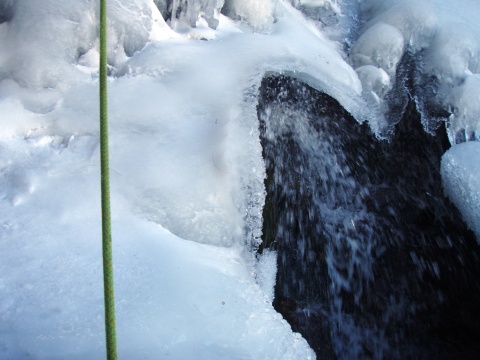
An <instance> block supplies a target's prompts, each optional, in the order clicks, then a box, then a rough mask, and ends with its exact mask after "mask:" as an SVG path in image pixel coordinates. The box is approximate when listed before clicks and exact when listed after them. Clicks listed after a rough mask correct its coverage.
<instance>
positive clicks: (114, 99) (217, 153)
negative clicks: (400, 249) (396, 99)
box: [0, 0, 480, 359]
mask: <svg viewBox="0 0 480 360" xmlns="http://www.w3.org/2000/svg"><path fill="white" fill-rule="evenodd" d="M155 3H157V4H159V5H160V8H161V9H162V10H163V11H165V9H164V8H162V6H163V5H166V2H164V1H155V2H154V1H153V0H122V1H120V0H112V1H109V5H108V12H109V27H108V29H109V33H108V36H109V43H108V63H109V67H110V72H111V75H112V76H111V77H110V78H109V106H110V110H109V120H110V157H111V159H110V161H111V163H110V168H111V187H112V189H111V191H112V194H111V195H112V216H113V243H114V271H115V274H114V275H115V286H116V306H117V326H118V344H119V352H120V356H121V357H124V358H140V357H143V358H147V359H157V358H163V357H171V358H174V359H192V358H195V359H220V358H222V359H224V358H228V359H312V358H315V355H314V353H313V351H312V350H311V349H310V348H309V346H308V344H307V343H306V341H305V340H304V339H303V338H301V336H300V335H298V334H296V333H293V332H292V330H291V328H290V326H289V325H288V324H287V323H286V322H285V321H284V320H283V319H282V318H281V316H280V315H279V314H278V313H276V312H275V311H274V309H273V307H272V305H271V302H272V299H273V285H274V283H275V274H276V266H275V257H276V254H275V253H274V252H268V251H265V252H264V255H262V256H259V258H258V260H255V259H254V256H253V254H252V253H251V249H252V248H255V246H257V245H258V242H259V238H260V235H261V224H262V218H261V216H262V215H261V214H262V207H263V204H264V197H265V194H264V192H265V190H264V185H263V180H264V177H265V165H264V163H263V159H262V155H261V146H260V141H259V134H258V119H257V114H256V101H257V98H256V97H257V92H258V87H259V85H260V82H261V80H262V78H263V76H264V75H265V74H268V73H283V74H287V75H291V76H294V77H296V78H299V79H301V80H303V81H305V82H307V83H308V84H310V85H312V86H314V87H315V88H317V89H319V90H321V91H324V92H325V93H327V94H329V95H331V96H333V97H334V98H336V99H337V100H338V101H339V102H340V103H341V104H342V105H343V106H344V107H345V108H346V109H347V110H348V111H349V112H350V113H351V114H352V115H353V116H355V117H356V118H357V119H358V120H359V121H360V122H361V121H363V120H365V119H369V121H371V122H374V121H375V119H376V117H375V116H376V114H378V113H379V112H383V111H385V108H386V106H384V104H383V103H382V101H383V97H384V96H385V94H386V93H387V92H388V89H390V87H391V86H392V81H393V80H394V79H393V77H394V74H395V65H396V64H398V62H399V59H400V58H401V56H402V54H403V52H404V51H405V48H407V47H409V48H412V49H413V48H414V49H420V48H421V49H424V48H428V56H429V59H432V62H431V63H432V68H431V69H426V70H425V71H426V73H427V74H431V73H434V74H437V76H438V77H439V79H441V80H442V84H445V86H444V87H443V88H442V91H441V92H440V95H441V99H440V100H441V101H440V102H441V104H443V105H444V106H446V107H450V108H452V109H454V110H453V112H452V116H453V117H454V118H452V119H451V126H450V129H451V130H450V131H451V133H453V134H456V133H457V132H459V131H461V130H462V129H463V128H465V129H466V130H465V131H466V132H467V133H468V134H472V135H471V137H473V138H475V136H476V139H477V140H478V130H479V128H478V127H479V124H480V121H479V120H478V113H479V109H478V101H477V100H478V90H479V86H480V85H479V84H480V83H479V81H478V73H479V72H480V71H479V66H480V65H479V63H478V58H479V57H478V52H479V48H480V47H479V45H478V42H477V41H475V40H472V39H475V36H476V35H477V32H476V31H478V30H476V27H472V25H471V24H472V23H475V22H474V20H475V19H476V17H475V16H470V15H469V16H468V17H467V19H468V21H467V22H466V24H464V25H463V26H465V27H466V28H464V27H462V26H460V25H458V26H456V27H455V29H456V31H453V32H451V33H452V35H451V36H452V37H451V38H449V40H451V41H450V42H446V41H442V44H444V46H440V44H438V43H436V42H435V41H439V40H438V39H439V38H438V37H436V36H437V35H438V34H441V36H447V37H448V34H449V32H448V31H449V30H448V29H449V26H450V24H452V22H454V21H460V20H462V19H463V17H462V16H464V14H465V13H467V12H463V11H462V9H463V10H464V11H466V10H471V9H477V7H476V4H475V2H474V1H473V0H472V1H467V0H465V1H464V2H462V4H464V5H462V6H458V7H457V6H455V7H456V8H455V7H454V6H452V5H450V6H447V5H446V4H445V2H443V1H440V0H438V1H436V2H434V3H435V4H437V5H438V4H440V5H441V6H443V7H442V9H443V10H442V11H443V12H435V16H433V15H431V14H430V15H429V13H428V12H427V11H426V9H428V7H427V5H426V4H427V2H418V3H419V4H420V5H415V4H416V3H415V2H412V1H405V2H401V4H400V2H399V5H395V4H396V3H397V2H393V1H392V2H390V1H385V2H384V3H383V5H382V4H380V3H379V2H378V1H373V0H372V1H366V2H365V3H364V4H362V5H363V6H364V9H363V11H364V13H365V14H369V16H370V18H371V19H370V20H369V22H365V27H366V29H363V30H362V31H363V32H362V34H363V35H362V36H364V37H362V36H361V37H360V39H359V41H358V42H357V44H355V45H354V47H353V48H354V49H355V50H354V54H355V55H356V56H357V57H356V60H355V61H354V63H355V66H353V67H352V66H351V65H350V64H349V63H348V62H347V61H349V59H348V58H347V56H346V54H345V52H344V51H345V50H344V49H343V48H342V46H341V45H340V44H339V43H337V42H335V41H333V40H330V39H329V38H328V36H327V35H325V34H324V33H323V32H322V30H321V29H319V28H318V27H317V26H316V24H315V23H314V22H313V21H310V20H308V19H306V18H305V16H304V15H303V14H302V13H301V12H300V11H298V10H296V9H295V8H294V7H292V6H291V5H290V2H288V1H282V0H279V1H269V0H263V1H253V0H252V1H235V0H231V1H228V0H227V1H225V5H229V6H230V11H231V12H232V13H231V16H232V18H233V19H232V18H228V17H226V16H225V15H222V14H220V12H219V9H220V8H221V6H222V1H211V0H204V1H199V2H198V3H195V4H197V5H198V4H201V5H202V6H203V7H198V8H197V7H195V8H194V9H190V11H191V12H190V13H182V16H184V17H183V18H182V17H181V18H180V20H179V21H178V22H177V24H175V21H174V23H173V24H172V23H170V24H167V22H165V20H164V19H163V18H162V16H161V14H160V12H159V10H158V9H157V7H156V6H155ZM180 3H181V2H176V4H177V5H178V4H180ZM296 5H301V6H307V7H321V6H325V7H328V9H330V10H332V11H333V12H334V13H335V14H338V15H339V16H341V12H342V9H345V8H346V2H345V1H341V2H337V1H330V0H329V1H327V0H318V1H313V0H309V1H306V0H302V1H300V2H297V4H296ZM367 5H368V6H367ZM452 7H454V8H455V9H452ZM349 9H350V8H349ZM406 9H410V10H409V11H410V12H406V11H407V10H406ZM412 9H413V10H412ZM465 9H466V10H465ZM419 10H423V11H419ZM449 11H450V12H452V13H453V14H454V15H455V16H452V17H451V18H450V17H448V19H446V18H444V17H442V16H444V15H445V14H446V13H448V12H449ZM411 14H415V16H411ZM467 14H469V13H467ZM472 19H474V20H472ZM396 21H397V22H396ZM398 21H399V22H398ZM472 21H473V22H472ZM475 21H476V20H475ZM97 22H98V2H97V1H95V0H72V1H63V2H58V1H53V0H45V1H42V2H31V1H28V0H12V1H3V2H1V1H0V48H1V49H2V51H1V52H0V126H1V128H2V131H1V132H0V219H1V220H0V259H1V260H0V358H2V359H22V358H37V359H51V358H69V359H70V358H72V359H75V358H78V359H80V358H81V359H85V358H89V359H96V358H103V357H104V335H103V293H102V283H101V281H102V274H101V240H100V236H101V235H100V234H101V231H100V200H99V198H100V181H99V149H98V146H99V143H98V96H97V93H98V79H97V77H98V73H97V66H98V35H97V31H98V28H97ZM347 23H348V22H342V24H347ZM475 24H476V23H475ZM193 25H194V26H195V27H192V26H193ZM170 26H171V27H173V29H174V30H172V28H171V27H170ZM372 29H373V30H372ZM382 29H383V30H387V31H383V30H382ZM472 29H473V30H472ZM426 30H428V31H426ZM425 31H426V32H425ZM472 34H473V35H472ZM330 35H331V34H330ZM401 35H403V39H402V36H401ZM438 36H440V35H438ZM334 38H335V36H332V39H334ZM362 39H363V40H362ZM458 39H460V40H462V41H463V42H460V43H459V42H458V41H456V40H458ZM477 39H478V37H477ZM202 40H208V41H202ZM377 40H378V41H377ZM380 40H381V41H380ZM392 41H393V42H392ZM375 43H376V44H377V47H375ZM407 44H408V45H407ZM432 44H433V45H432ZM449 44H450V45H449ZM455 44H457V45H455ZM455 46H458V48H456V47H455ZM433 60H435V61H433ZM449 64H450V65H451V66H450V65H449ZM474 94H477V95H474ZM440 95H439V96H440ZM475 96H476V97H475ZM370 107H371V108H370ZM457 124H458V125H457ZM475 134H477V135H475ZM469 136H470V135H469ZM475 144H478V143H475ZM466 146H470V147H471V146H472V145H466ZM464 148H466V147H465V146H462V147H460V146H459V145H456V146H455V147H454V149H453V150H452V151H451V152H449V153H448V154H447V155H448V156H447V155H446V156H445V158H444V163H446V164H447V165H449V164H450V165H451V166H453V165H452V164H457V163H456V162H455V161H457V160H455V159H459V158H461V159H466V160H464V163H465V164H464V163H461V164H464V165H458V166H459V167H458V169H457V168H455V169H456V170H451V171H450V170H448V171H447V170H446V171H444V174H443V176H444V179H445V180H444V181H445V184H446V185H445V188H446V192H447V193H448V194H449V196H451V197H452V198H453V199H454V202H455V203H456V204H457V206H458V207H459V208H460V209H462V207H463V205H464V204H467V201H464V199H473V197H474V196H477V197H478V194H477V195H475V194H476V193H475V189H477V190H478V186H477V187H475V186H473V185H468V186H466V185H465V186H466V187H465V189H466V190H462V191H463V192H462V193H461V194H458V193H457V192H455V191H453V190H451V189H454V188H455V186H456V185H459V186H460V184H461V183H462V184H463V183H465V179H467V180H468V179H470V180H468V181H469V182H467V183H468V184H473V182H472V181H477V180H478V178H480V175H479V174H478V171H477V172H472V171H473V170H472V169H475V167H474V166H472V164H471V162H473V161H475V160H474V158H472V157H471V156H470V154H471V153H470V152H467V150H463V149H464ZM463 151H465V153H464V152H463ZM467 155H468V156H467ZM475 156H477V155H475ZM477 158H478V157H477ZM454 160H455V161H454ZM468 161H470V163H468ZM450 165H449V166H450ZM445 166H446V165H445ZM455 166H457V165H455ZM451 179H455V180H451ZM462 179H463V180H462ZM471 179H473V180H471ZM449 181H451V182H452V184H453V185H448V184H449ZM462 186H463V185H462ZM449 189H450V190H449ZM462 189H464V188H462ZM469 204H471V203H469ZM477 204H478V201H477ZM468 206H470V207H468ZM468 206H465V209H466V210H462V211H463V213H464V216H465V218H466V219H467V221H468V222H469V223H470V224H471V226H472V227H474V228H475V226H477V225H475V224H478V219H477V220H469V219H470V218H471V217H472V216H470V215H471V214H479V213H480V212H479V211H478V209H477V210H476V208H472V206H475V203H474V202H473V205H468ZM472 219H473V218H472ZM476 229H477V230H476V231H477V234H478V226H477V228H476Z"/></svg>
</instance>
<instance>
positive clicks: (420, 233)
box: [258, 76, 480, 359]
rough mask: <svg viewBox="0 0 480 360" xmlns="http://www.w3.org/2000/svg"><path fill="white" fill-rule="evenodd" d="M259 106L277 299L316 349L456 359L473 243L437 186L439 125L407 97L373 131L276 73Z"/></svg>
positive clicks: (471, 293) (478, 296)
mask: <svg viewBox="0 0 480 360" xmlns="http://www.w3.org/2000/svg"><path fill="white" fill-rule="evenodd" d="M258 114H259V119H260V129H261V140H262V146H263V156H264V159H265V166H266V169H267V179H266V182H265V186H266V190H267V199H266V204H265V208H264V231H263V241H264V246H265V247H267V248H274V249H276V250H277V251H278V264H277V265H278V278H277V286H276V290H275V302H274V305H275V307H276V308H277V310H278V311H279V312H281V313H282V314H283V315H284V317H285V318H286V319H287V320H289V321H290V323H291V324H292V327H293V329H294V330H296V331H299V332H301V333H302V334H303V335H304V336H305V338H306V339H307V340H308V341H309V343H310V345H311V346H312V347H313V348H314V349H315V351H316V352H317V355H318V357H319V358H321V359H324V358H325V359H327V358H335V357H337V358H341V359H360V358H375V359H381V358H398V359H404V358H418V357H419V356H420V355H419V354H429V356H427V357H428V358H442V356H443V358H445V356H447V355H446V354H448V356H458V358H462V356H463V353H462V351H465V349H461V348H456V345H457V344H456V343H457V342H460V341H464V342H465V343H468V344H470V345H471V346H473V347H475V346H476V345H474V344H475V342H476V340H475V336H474V335H473V334H475V335H478V333H479V330H480V329H479V328H478V326H477V325H476V324H477V323H478V320H480V312H479V311H478V309H477V308H476V307H475V306H474V304H476V303H478V301H479V300H480V288H479V287H478V285H477V282H476V280H475V279H476V278H477V277H478V275H480V263H479V262H478V256H479V255H480V248H479V246H478V245H477V243H476V241H475V237H474V235H473V233H472V232H471V231H469V230H467V228H466V226H465V224H464V222H463V221H462V220H461V217H460V215H459V214H458V211H457V210H456V209H455V208H454V207H453V206H452V205H451V204H450V203H449V202H448V200H446V199H445V197H444V195H443V192H442V187H441V178H440V173H439V166H440V158H441V156H442V154H443V153H444V152H445V151H446V150H447V148H448V147H449V142H448V139H447V137H446V135H445V129H444V128H442V129H441V131H438V132H437V135H430V134H428V133H426V132H425V131H424V129H423V127H422V125H421V122H420V120H419V115H418V112H417V110H416V108H415V105H414V102H413V101H409V103H408V105H407V107H406V111H405V115H404V117H403V118H402V120H401V121H400V122H399V123H398V124H397V126H396V128H395V133H394V135H393V136H392V138H391V139H390V140H389V141H385V140H378V139H377V138H376V137H375V136H374V135H373V134H372V133H371V131H370V129H369V128H368V126H366V124H359V123H358V122H357V121H355V120H354V119H353V118H352V117H351V116H350V115H349V114H348V113H347V112H346V111H345V110H344V109H343V108H342V107H341V106H340V105H339V104H338V102H336V101H335V100H334V99H333V98H331V97H329V96H327V95H325V94H322V93H318V92H317V91H315V90H313V89H312V88H309V87H308V86H306V85H304V84H302V83H300V82H298V81H296V80H292V79H289V78H286V77H281V76H280V77H268V78H266V79H264V81H263V83H262V88H261V95H260V100H259V106H258ZM460 294H461V295H460ZM457 328H462V329H473V330H472V333H471V334H470V335H463V334H462V335H460V334H459V333H458V332H456V331H457ZM450 329H452V330H450Z"/></svg>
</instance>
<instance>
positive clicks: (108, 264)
mask: <svg viewBox="0 0 480 360" xmlns="http://www.w3.org/2000/svg"><path fill="white" fill-rule="evenodd" d="M108 168H109V165H108V106H107V4H106V0H100V169H101V170H100V171H101V175H100V176H101V187H102V252H103V289H104V297H105V335H106V341H107V359H108V360H116V359H117V341H116V334H115V301H114V291H113V263H112V228H111V218H110V175H109V169H108Z"/></svg>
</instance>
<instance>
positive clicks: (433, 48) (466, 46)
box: [350, 0, 480, 144]
mask: <svg viewBox="0 0 480 360" xmlns="http://www.w3.org/2000/svg"><path fill="white" fill-rule="evenodd" d="M361 9H362V11H361V13H362V18H363V23H364V25H363V26H362V27H361V30H360V34H361V35H360V37H359V38H358V40H357V41H356V42H355V43H354V45H353V47H352V51H351V53H350V59H351V63H352V64H353V66H355V67H359V66H362V65H374V66H377V67H379V68H382V69H383V70H385V71H386V72H387V74H388V75H389V76H390V77H391V84H392V91H399V90H394V86H393V83H394V81H395V77H394V75H395V70H396V68H397V66H398V65H400V66H403V67H404V68H406V70H407V71H410V70H408V69H407V68H408V66H412V65H408V64H407V63H405V64H402V63H401V61H402V58H403V57H404V56H405V54H407V53H408V54H410V56H412V57H413V59H414V60H413V62H414V65H413V66H415V71H414V72H413V75H410V76H413V83H414V84H413V88H407V91H408V92H409V93H410V95H412V96H413V97H414V99H415V101H416V102H417V105H418V107H419V111H420V112H421V114H422V117H423V119H422V122H423V123H424V126H425V128H426V130H427V131H430V129H431V128H432V129H435V128H437V127H438V126H439V125H438V123H439V122H441V121H447V119H448V115H445V114H448V113H450V114H454V115H455V118H453V117H452V118H451V121H449V126H450V132H451V133H457V132H463V131H467V132H469V131H470V132H471V131H472V130H475V128H476V127H477V126H478V125H476V124H477V123H478V119H477V117H476V105H474V104H475V102H468V104H469V105H465V104H466V103H465V102H463V101H462V100H461V96H459V95H458V94H459V93H461V92H463V87H464V86H465V85H464V82H467V83H468V84H469V85H468V86H473V85H472V83H473V82H474V80H473V79H470V80H468V81H467V79H468V78H469V77H470V76H473V75H475V74H478V73H479V72H480V71H479V69H480V66H479V60H478V59H479V58H480V57H479V55H480V45H479V43H478V37H479V36H480V32H479V30H478V26H477V25H476V24H477V23H478V21H479V20H480V12H479V11H478V3H476V2H475V1H472V0H463V1H461V2H455V5H453V4H452V3H451V2H449V1H445V0H432V1H427V0H421V1H413V0H405V1H393V0H392V1H390V0H388V1H377V0H371V1H365V2H363V3H362V4H361ZM466 14H468V16H467V15H466ZM402 38H403V41H402ZM420 79H421V80H420ZM426 79H430V80H429V82H426V81H427V80H426ZM364 85H366V87H367V88H368V87H369V85H368V84H364ZM408 86H410V85H407V87H408ZM429 88H430V89H431V91H429ZM397 89H401V87H397ZM364 94H366V95H367V101H370V103H371V100H369V99H368V97H371V95H370V93H369V92H365V91H364ZM377 95H378V94H377ZM392 96H393V97H399V96H400V95H399V94H392ZM378 102H379V103H380V106H379V107H377V114H376V115H375V116H374V119H375V120H373V121H371V123H372V128H373V129H375V130H376V131H377V133H379V134H381V133H382V131H383V130H382V129H384V130H386V129H387V128H388V127H389V126H391V121H392V119H387V118H388V116H386V117H387V118H385V113H386V112H387V111H388V105H385V104H383V103H384V102H386V103H387V104H388V100H387V95H384V96H379V97H378ZM471 106H473V108H470V107H471ZM459 108H462V109H464V110H465V111H463V113H462V114H463V115H461V117H462V119H461V120H458V114H457V112H458V110H457V109H459ZM428 109H435V110H428ZM382 112H383V115H382ZM452 119H453V120H452ZM465 126H468V129H466V128H465ZM477 131H478V130H477ZM450 138H451V139H452V136H450ZM452 143H453V144H454V143H455V141H453V142H452Z"/></svg>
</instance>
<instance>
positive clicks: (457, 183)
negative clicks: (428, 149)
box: [441, 141, 480, 243]
mask: <svg viewBox="0 0 480 360" xmlns="http://www.w3.org/2000/svg"><path fill="white" fill-rule="evenodd" d="M441 173H442V182H443V187H444V190H445V194H446V195H448V197H449V198H450V199H451V200H452V202H453V203H454V204H455V205H456V206H457V208H458V209H459V210H460V212H461V213H462V216H463V218H464V219H465V221H466V223H467V224H468V226H469V227H470V228H471V229H472V230H473V231H474V232H475V234H476V236H477V241H478V242H479V243H480V142H478V141H470V142H465V143H462V144H458V145H456V146H454V147H452V148H451V149H450V150H448V151H447V152H446V153H445V154H444V155H443V157H442V167H441Z"/></svg>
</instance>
